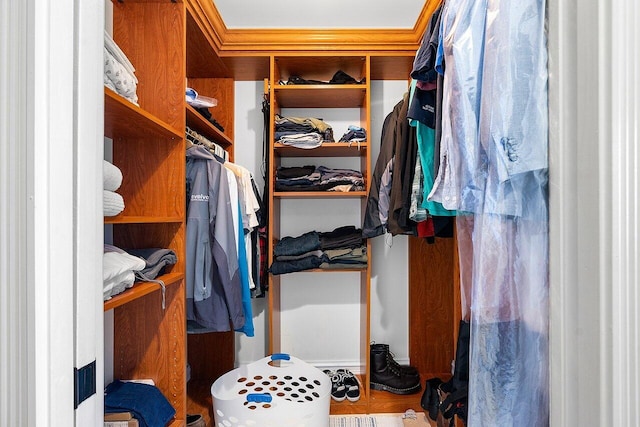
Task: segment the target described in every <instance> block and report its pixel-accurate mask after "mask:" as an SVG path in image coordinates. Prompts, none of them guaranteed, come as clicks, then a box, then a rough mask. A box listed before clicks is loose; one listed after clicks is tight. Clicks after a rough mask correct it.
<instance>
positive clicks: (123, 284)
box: [102, 270, 136, 301]
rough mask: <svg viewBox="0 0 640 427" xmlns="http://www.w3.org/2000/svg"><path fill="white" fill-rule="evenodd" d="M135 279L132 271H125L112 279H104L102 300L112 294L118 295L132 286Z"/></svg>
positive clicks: (109, 297)
mask: <svg viewBox="0 0 640 427" xmlns="http://www.w3.org/2000/svg"><path fill="white" fill-rule="evenodd" d="M135 281H136V274H135V273H134V272H133V271H130V270H129V271H125V272H124V273H122V274H120V275H118V276H115V277H114V278H112V279H109V280H105V281H104V282H103V283H102V300H103V301H106V300H108V299H111V297H112V296H114V295H118V294H119V293H121V292H124V291H126V290H127V288H130V287H132V286H133V283H134V282H135Z"/></svg>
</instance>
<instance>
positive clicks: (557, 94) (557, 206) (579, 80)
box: [549, 0, 612, 427]
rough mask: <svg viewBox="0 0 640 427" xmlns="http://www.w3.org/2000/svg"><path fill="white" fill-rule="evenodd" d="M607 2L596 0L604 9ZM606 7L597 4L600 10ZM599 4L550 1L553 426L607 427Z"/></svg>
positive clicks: (604, 174) (605, 202)
mask: <svg viewBox="0 0 640 427" xmlns="http://www.w3.org/2000/svg"><path fill="white" fill-rule="evenodd" d="M605 1H607V0H603V2H605ZM603 4H604V3H603ZM600 12H601V11H600V10H599V4H598V3H596V2H593V3H592V2H580V1H578V0H571V1H560V0H550V2H549V72H550V74H549V94H550V99H549V102H550V121H549V123H550V138H549V144H550V145H549V148H550V150H549V153H550V158H549V159H550V169H549V176H550V256H549V258H550V260H549V263H550V265H549V267H550V286H551V289H550V292H551V293H550V304H551V307H550V309H551V311H550V316H551V319H550V325H551V331H550V333H551V335H550V404H551V408H550V409H551V420H550V424H551V426H558V427H560V426H562V427H564V426H567V425H611V424H610V422H609V421H610V420H609V417H610V416H611V411H610V409H611V392H612V390H611V384H610V382H609V380H608V375H607V373H608V372H609V362H608V360H609V357H608V353H607V350H606V347H604V346H603V344H604V343H606V341H607V338H608V335H609V334H608V333H607V331H606V330H607V328H608V327H609V325H610V322H609V312H610V310H611V305H610V303H609V301H610V299H609V297H608V294H607V289H606V287H603V284H604V283H607V280H606V279H605V278H606V277H607V275H608V271H609V262H608V259H607V254H608V253H609V252H610V251H609V248H610V247H611V246H610V244H611V243H610V239H609V237H608V234H607V233H606V231H605V230H604V229H603V226H604V225H605V224H606V223H607V218H608V215H609V209H611V205H610V203H609V201H608V200H607V198H608V193H607V191H606V188H607V182H609V177H608V159H607V153H606V152H604V151H603V150H601V149H600V148H601V147H602V146H603V144H606V139H607V137H606V136H605V135H604V134H603V133H602V132H603V130H604V129H605V128H606V123H604V119H605V116H603V115H602V114H603V112H606V111H608V109H607V106H608V105H610V100H609V99H608V98H607V97H606V96H603V95H605V94H603V91H602V90H600V88H602V87H603V86H602V84H603V83H604V82H605V81H606V79H608V78H609V77H610V76H609V75H606V74H604V72H603V69H602V64H604V60H605V57H604V54H603V52H605V51H606V45H608V43H607V42H606V33H605V31H604V30H605V29H604V28H602V27H601V26H600V25H602V24H603V23H606V19H603V18H604V17H603V16H600V15H599V13H600Z"/></svg>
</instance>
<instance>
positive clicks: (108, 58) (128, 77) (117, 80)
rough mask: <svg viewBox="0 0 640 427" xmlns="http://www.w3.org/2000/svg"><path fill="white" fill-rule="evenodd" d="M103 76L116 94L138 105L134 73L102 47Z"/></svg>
mask: <svg viewBox="0 0 640 427" xmlns="http://www.w3.org/2000/svg"><path fill="white" fill-rule="evenodd" d="M103 54H104V76H106V77H107V78H108V79H109V80H111V82H112V83H113V86H114V87H115V88H116V92H117V93H118V95H120V96H122V97H124V98H126V99H127V100H129V101H130V102H131V103H133V104H135V105H138V95H137V94H136V90H137V83H136V78H135V76H134V75H132V74H130V73H129V72H128V71H127V70H126V68H125V67H124V66H123V65H122V64H121V63H119V62H118V61H117V60H116V59H115V58H114V57H113V55H112V54H111V53H110V52H109V51H108V50H107V48H106V47H105V48H104V52H103Z"/></svg>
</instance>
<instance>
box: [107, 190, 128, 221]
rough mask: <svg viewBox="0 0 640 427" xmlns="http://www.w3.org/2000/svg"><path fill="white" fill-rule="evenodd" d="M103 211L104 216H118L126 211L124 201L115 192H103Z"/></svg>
mask: <svg viewBox="0 0 640 427" xmlns="http://www.w3.org/2000/svg"><path fill="white" fill-rule="evenodd" d="M102 195H103V197H102V211H103V213H104V216H116V215H118V214H119V213H120V212H122V211H123V210H124V199H123V198H122V196H121V195H119V194H118V193H115V192H113V191H108V190H103V191H102Z"/></svg>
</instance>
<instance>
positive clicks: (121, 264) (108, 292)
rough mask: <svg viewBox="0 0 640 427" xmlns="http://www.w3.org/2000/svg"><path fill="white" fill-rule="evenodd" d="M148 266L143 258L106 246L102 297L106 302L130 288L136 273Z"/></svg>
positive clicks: (103, 257)
mask: <svg viewBox="0 0 640 427" xmlns="http://www.w3.org/2000/svg"><path fill="white" fill-rule="evenodd" d="M114 194H115V193H114ZM146 265H147V264H146V263H145V261H144V260H143V259H142V258H139V257H137V256H133V255H130V254H128V253H127V252H125V251H123V250H122V249H120V248H118V247H116V246H112V245H104V254H103V256H102V285H103V287H102V296H103V299H104V300H107V299H109V298H111V296H113V295H116V294H119V293H120V292H122V291H124V290H125V289H126V288H130V287H131V286H132V285H133V282H134V281H135V273H134V272H135V271H140V270H142V269H143V268H145V266H146Z"/></svg>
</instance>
